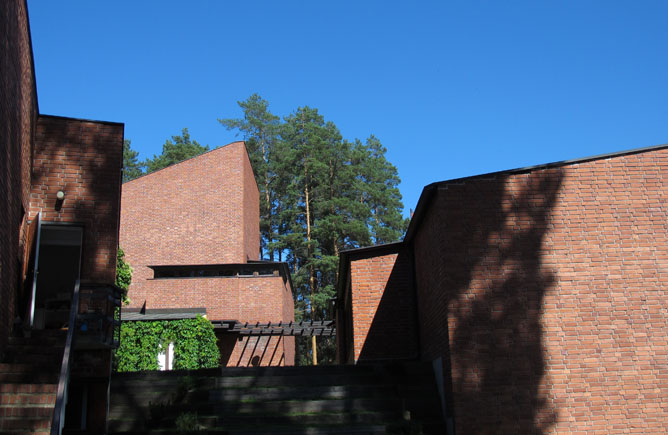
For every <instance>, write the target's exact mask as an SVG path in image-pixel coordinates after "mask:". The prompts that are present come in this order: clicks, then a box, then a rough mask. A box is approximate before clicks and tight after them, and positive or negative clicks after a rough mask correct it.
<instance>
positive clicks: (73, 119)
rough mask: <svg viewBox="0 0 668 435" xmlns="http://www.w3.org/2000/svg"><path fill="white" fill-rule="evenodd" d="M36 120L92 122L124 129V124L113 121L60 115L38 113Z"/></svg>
mask: <svg viewBox="0 0 668 435" xmlns="http://www.w3.org/2000/svg"><path fill="white" fill-rule="evenodd" d="M37 117H38V118H52V119H62V120H66V121H78V122H92V123H94V124H105V125H115V126H119V127H125V123H124V122H115V121H101V120H99V119H86V118H74V117H71V116H60V115H48V114H45V113H40V114H38V115H37Z"/></svg>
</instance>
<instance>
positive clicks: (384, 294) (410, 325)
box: [350, 249, 418, 362]
mask: <svg viewBox="0 0 668 435" xmlns="http://www.w3.org/2000/svg"><path fill="white" fill-rule="evenodd" d="M411 268H412V265H411V258H410V254H409V252H408V251H407V250H405V249H399V252H397V253H389V254H385V255H377V256H376V255H373V254H368V253H366V254H356V255H355V254H353V255H352V256H351V261H350V291H351V294H350V296H351V301H352V330H353V331H352V336H353V343H354V355H353V358H354V359H353V362H358V361H359V362H369V361H374V360H385V359H415V358H417V357H418V340H417V338H418V337H417V329H416V305H415V294H414V289H413V280H412V273H411Z"/></svg>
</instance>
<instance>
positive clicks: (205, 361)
mask: <svg viewBox="0 0 668 435" xmlns="http://www.w3.org/2000/svg"><path fill="white" fill-rule="evenodd" d="M216 341H217V339H216V335H215V334H214V332H213V325H212V324H211V322H209V321H208V320H206V319H205V318H203V317H201V316H198V317H197V318H195V319H183V320H171V321H152V322H123V323H122V324H121V344H120V347H119V348H118V349H116V353H115V360H114V364H115V369H116V371H119V372H134V371H141V370H158V368H159V367H158V353H160V349H161V346H162V347H163V348H166V347H167V345H168V343H170V342H171V343H174V369H190V370H196V369H201V368H213V367H218V364H219V360H220V353H219V350H218V346H217V345H216Z"/></svg>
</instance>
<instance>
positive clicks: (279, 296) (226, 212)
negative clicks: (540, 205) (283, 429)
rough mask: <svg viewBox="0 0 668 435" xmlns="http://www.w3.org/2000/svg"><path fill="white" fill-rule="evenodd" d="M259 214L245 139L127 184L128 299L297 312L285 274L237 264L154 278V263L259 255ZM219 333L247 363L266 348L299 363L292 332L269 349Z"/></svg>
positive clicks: (227, 310) (241, 312)
mask: <svg viewBox="0 0 668 435" xmlns="http://www.w3.org/2000/svg"><path fill="white" fill-rule="evenodd" d="M259 214H260V212H259V193H258V189H257V184H256V183H255V177H254V174H253V170H252V168H251V165H250V161H249V159H248V154H247V152H246V147H245V144H244V143H243V142H235V143H232V144H229V145H227V146H224V147H222V148H218V149H215V150H213V151H209V152H208V153H205V154H203V155H201V156H198V157H195V158H192V159H189V160H186V161H184V162H181V163H178V164H175V165H172V166H169V167H167V168H165V169H162V170H160V171H157V172H154V173H151V174H148V175H145V176H143V177H140V178H137V179H135V180H132V181H129V182H127V183H125V184H123V195H122V207H121V246H122V247H123V249H124V252H125V255H126V259H127V261H128V262H129V263H130V264H131V266H132V268H133V269H134V271H133V276H132V285H131V286H130V290H129V293H128V296H129V298H130V300H131V304H130V307H133V308H140V307H142V306H145V307H146V308H147V309H157V308H175V309H178V308H202V307H203V308H206V311H207V317H208V318H209V319H210V320H212V321H215V320H238V321H243V322H257V321H260V322H278V321H281V320H282V321H290V320H294V302H293V299H292V289H291V288H290V283H289V280H288V279H287V277H281V276H274V275H267V276H262V275H260V276H258V275H253V274H252V273H250V275H245V276H244V274H243V273H241V274H239V275H238V274H237V272H235V273H234V275H233V276H217V277H189V278H158V279H154V271H153V270H152V269H151V268H150V267H149V266H178V265H223V264H229V265H236V266H235V267H236V269H240V267H241V266H242V265H243V264H246V263H248V261H249V260H250V261H253V260H258V255H259V250H260V225H259V220H260V217H259ZM276 269H278V267H277V268H276ZM284 278H285V279H284ZM219 338H220V345H221V346H222V347H221V353H222V355H221V358H222V360H223V362H225V363H226V364H229V365H249V364H251V362H252V358H253V357H254V356H261V358H260V361H258V363H259V364H262V365H266V364H269V363H270V362H271V364H272V365H276V364H277V362H278V361H281V362H280V364H281V365H282V364H289V365H291V364H293V363H294V338H291V337H288V338H286V339H282V340H280V342H276V343H275V342H274V341H272V342H271V343H269V344H270V345H271V346H273V347H274V348H272V349H269V348H267V347H266V344H267V343H265V341H264V340H262V341H261V344H262V345H258V346H255V343H253V346H250V345H247V344H246V341H237V337H236V336H235V338H234V340H230V339H229V338H224V337H223V336H222V335H220V334H219ZM226 346H227V347H226ZM230 346H231V347H230ZM271 346H270V347H271ZM276 346H278V349H276ZM251 348H253V349H255V351H254V352H251ZM244 349H245V351H244ZM233 353H234V354H233ZM271 355H274V357H273V359H272V357H271Z"/></svg>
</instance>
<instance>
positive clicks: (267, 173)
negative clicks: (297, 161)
mask: <svg viewBox="0 0 668 435" xmlns="http://www.w3.org/2000/svg"><path fill="white" fill-rule="evenodd" d="M238 104H239V107H241V109H242V110H243V113H244V117H243V118H242V119H219V120H218V122H220V123H221V124H222V125H223V126H224V127H225V128H227V129H228V130H238V131H239V132H240V133H242V134H243V138H244V141H245V142H246V149H247V150H248V155H249V157H250V160H251V164H252V165H253V172H254V173H255V181H256V182H257V185H258V189H259V190H260V234H261V240H260V243H261V246H260V250H261V252H262V253H263V254H264V253H266V254H267V255H268V257H269V259H270V260H274V258H275V257H274V253H275V249H274V245H275V243H274V242H275V241H276V228H277V225H278V223H277V217H276V209H277V207H276V204H275V203H276V195H275V191H276V189H275V188H274V186H273V184H274V181H275V172H274V169H273V165H272V164H271V161H272V160H273V159H274V158H275V156H274V154H275V152H276V145H277V142H278V138H279V121H280V118H279V117H278V116H276V115H273V114H272V113H271V112H270V111H269V103H268V102H267V101H266V100H264V99H262V97H260V96H259V95H258V94H253V95H251V96H250V97H248V99H247V100H246V101H239V102H238ZM277 257H278V256H277Z"/></svg>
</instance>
